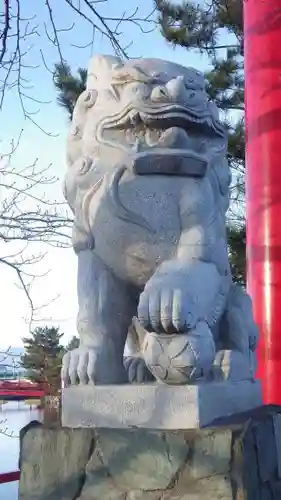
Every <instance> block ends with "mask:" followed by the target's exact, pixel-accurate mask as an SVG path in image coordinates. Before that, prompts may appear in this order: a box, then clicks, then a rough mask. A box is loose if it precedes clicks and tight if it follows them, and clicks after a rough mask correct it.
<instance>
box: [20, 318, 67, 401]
mask: <svg viewBox="0 0 281 500" xmlns="http://www.w3.org/2000/svg"><path fill="white" fill-rule="evenodd" d="M62 336H63V333H59V328H55V327H48V326H45V327H43V328H42V327H38V328H36V329H35V330H34V331H33V332H31V334H30V336H29V337H25V338H23V339H22V340H23V344H24V350H25V352H24V355H23V356H22V366H23V367H24V368H25V369H26V370H27V372H28V377H29V378H30V379H31V380H33V381H34V382H37V383H39V384H42V385H43V387H44V389H45V391H46V393H47V394H50V395H54V394H56V393H57V391H58V390H59V388H60V372H61V362H62V355H63V353H64V347H63V346H62V345H61V344H60V340H61V338H62Z"/></svg>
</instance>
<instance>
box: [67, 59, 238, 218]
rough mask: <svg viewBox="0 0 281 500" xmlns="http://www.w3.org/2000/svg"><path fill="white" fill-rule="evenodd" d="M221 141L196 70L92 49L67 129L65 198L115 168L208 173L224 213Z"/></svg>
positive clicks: (226, 176) (226, 178) (73, 199)
mask: <svg viewBox="0 0 281 500" xmlns="http://www.w3.org/2000/svg"><path fill="white" fill-rule="evenodd" d="M226 148H227V139H226V132H225V129H224V127H223V125H222V124H221V122H220V120H219V114H218V110H217V108H216V106H215V104H214V103H213V102H211V101H210V99H209V97H208V95H207V93H206V90H205V80H204V76H203V74H201V73H200V72H199V71H197V70H195V69H193V68H184V67H182V66H179V65H177V64H174V63H171V62H165V61H162V60H158V59H137V60H130V61H125V62H123V61H121V60H120V59H118V58H117V57H113V56H95V57H94V58H93V59H92V60H91V62H90V65H89V69H88V78H87V89H86V91H85V92H83V93H82V94H81V95H80V97H79V99H78V101H77V103H76V106H75V110H74V115H73V122H72V127H71V130H70V134H69V140H68V152H67V159H68V166H69V168H68V174H67V179H66V189H65V193H66V197H67V200H68V202H69V204H70V206H72V208H73V209H74V211H75V204H77V197H78V198H79V200H80V201H79V203H80V202H81V193H85V191H88V190H89V189H92V187H93V186H94V185H96V183H97V182H98V181H99V179H101V178H102V177H103V176H104V175H105V173H106V172H107V173H108V172H109V173H110V172H111V173H114V172H116V171H119V172H120V169H121V174H122V172H123V171H124V169H128V170H130V171H131V172H133V173H134V174H136V175H149V174H150V175H151V174H153V175H158V174H160V175H161V174H162V175H181V176H193V177H194V176H195V177H203V176H205V175H206V173H210V176H211V182H212V184H213V186H214V189H215V190H216V193H217V195H218V198H220V199H221V209H222V212H225V211H226V209H227V207H228V191H229V183H230V170H229V167H228V164H227V161H226ZM119 178H120V175H119V174H118V175H117V177H116V179H117V180H116V182H118V180H119ZM116 192H117V190H116V189H115V190H114V189H113V198H114V196H115V195H116ZM114 193H115V195H114ZM83 196H84V195H82V197H83ZM115 197H116V196H115ZM113 201H114V202H116V203H115V206H116V210H117V211H118V200H117V201H116V199H115V200H113ZM116 215H118V214H116Z"/></svg>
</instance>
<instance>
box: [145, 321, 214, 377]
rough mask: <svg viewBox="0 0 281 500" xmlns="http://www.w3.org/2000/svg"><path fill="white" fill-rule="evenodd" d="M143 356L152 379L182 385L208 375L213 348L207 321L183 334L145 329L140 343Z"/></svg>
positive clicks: (210, 368)
mask: <svg viewBox="0 0 281 500" xmlns="http://www.w3.org/2000/svg"><path fill="white" fill-rule="evenodd" d="M142 351H143V352H142V354H143V358H144V360H145V362H146V365H147V367H148V369H149V370H150V371H151V373H152V374H153V375H154V377H155V378H156V380H158V381H160V382H163V383H165V384H171V385H183V384H188V383H192V382H194V381H195V380H196V379H199V378H202V377H204V376H206V375H208V374H209V373H210V372H211V370H212V366H213V362H214V359H215V354H216V349H215V343H214V339H213V335H212V332H211V330H210V329H209V327H208V325H207V323H205V322H203V321H202V322H200V323H198V325H197V327H196V329H194V330H193V331H191V332H188V333H186V334H173V335H169V334H159V333H154V332H153V333H147V335H146V338H145V341H144V343H143V347H142Z"/></svg>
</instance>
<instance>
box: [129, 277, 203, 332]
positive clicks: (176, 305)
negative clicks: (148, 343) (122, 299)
mask: <svg viewBox="0 0 281 500" xmlns="http://www.w3.org/2000/svg"><path fill="white" fill-rule="evenodd" d="M177 278H178V279H176V277H175V276H169V277H168V279H166V277H162V279H159V278H158V279H152V280H151V282H148V283H147V285H146V287H145V289H144V291H143V292H142V294H141V295H140V300H139V306H138V320H139V322H140V324H141V325H142V327H143V328H145V329H146V330H147V331H149V332H158V333H171V334H173V333H185V332H187V331H188V330H191V329H192V328H195V326H196V323H197V321H198V315H197V314H196V304H194V303H192V298H191V296H190V294H188V293H187V290H186V285H185V283H184V280H183V279H182V278H180V279H179V277H177Z"/></svg>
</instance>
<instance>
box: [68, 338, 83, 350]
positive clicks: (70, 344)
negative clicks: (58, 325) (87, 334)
mask: <svg viewBox="0 0 281 500" xmlns="http://www.w3.org/2000/svg"><path fill="white" fill-rule="evenodd" d="M79 345H80V340H79V338H78V337H76V335H73V337H72V339H71V340H70V341H69V342H68V344H67V346H66V350H67V351H73V349H77V347H79Z"/></svg>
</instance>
